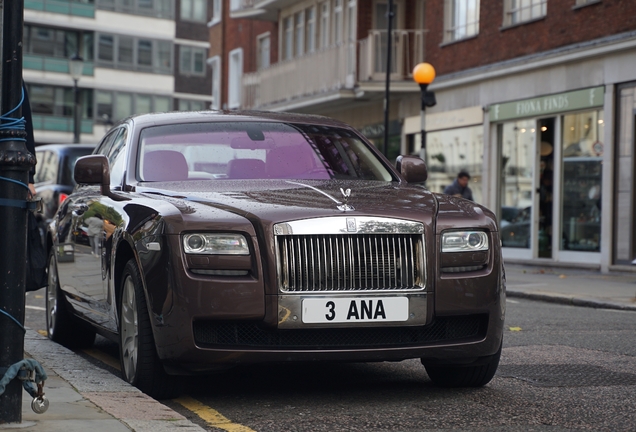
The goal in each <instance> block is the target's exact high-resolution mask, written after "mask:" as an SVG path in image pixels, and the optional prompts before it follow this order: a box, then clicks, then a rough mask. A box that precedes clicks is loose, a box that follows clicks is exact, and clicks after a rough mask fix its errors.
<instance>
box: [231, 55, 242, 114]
mask: <svg viewBox="0 0 636 432" xmlns="http://www.w3.org/2000/svg"><path fill="white" fill-rule="evenodd" d="M229 59H230V63H229V71H228V73H229V80H230V82H229V85H228V87H229V92H228V93H229V95H228V108H230V109H233V108H239V107H240V106H241V87H242V85H243V48H237V49H235V50H232V51H230V56H229Z"/></svg>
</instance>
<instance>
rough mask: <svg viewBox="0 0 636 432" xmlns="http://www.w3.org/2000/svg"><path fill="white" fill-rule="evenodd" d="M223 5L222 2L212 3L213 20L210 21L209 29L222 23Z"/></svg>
mask: <svg viewBox="0 0 636 432" xmlns="http://www.w3.org/2000/svg"><path fill="white" fill-rule="evenodd" d="M222 4H223V3H222V2H221V0H213V1H212V19H211V20H210V22H209V23H208V27H212V26H213V25H215V24H218V23H220V22H221V18H222V17H221V12H222V9H221V5H222Z"/></svg>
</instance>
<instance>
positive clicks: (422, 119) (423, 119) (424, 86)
mask: <svg viewBox="0 0 636 432" xmlns="http://www.w3.org/2000/svg"><path fill="white" fill-rule="evenodd" d="M427 88H428V84H420V91H421V93H422V94H421V98H422V112H421V113H420V125H421V128H422V132H421V133H422V136H421V147H422V148H421V149H420V155H422V156H426V101H425V99H426V89H427ZM423 159H424V161H426V159H425V157H424V158H423Z"/></svg>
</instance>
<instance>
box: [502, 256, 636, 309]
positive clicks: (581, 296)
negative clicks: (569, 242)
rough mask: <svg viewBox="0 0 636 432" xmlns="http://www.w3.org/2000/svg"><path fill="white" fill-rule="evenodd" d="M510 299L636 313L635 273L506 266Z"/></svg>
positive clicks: (516, 265)
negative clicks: (604, 272)
mask: <svg viewBox="0 0 636 432" xmlns="http://www.w3.org/2000/svg"><path fill="white" fill-rule="evenodd" d="M506 282H507V283H506V285H507V295H508V297H523V298H529V299H533V300H540V301H548V302H554V303H562V304H570V305H574V306H585V307H594V308H604V309H619V310H632V311H636V273H610V274H602V273H599V272H598V271H594V270H581V269H572V268H552V267H537V266H526V265H518V264H506Z"/></svg>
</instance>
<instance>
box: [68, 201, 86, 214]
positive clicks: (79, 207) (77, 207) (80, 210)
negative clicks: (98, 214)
mask: <svg viewBox="0 0 636 432" xmlns="http://www.w3.org/2000/svg"><path fill="white" fill-rule="evenodd" d="M71 210H72V211H73V214H74V215H75V216H81V215H83V214H84V213H86V210H88V206H87V205H86V204H73V205H71Z"/></svg>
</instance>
